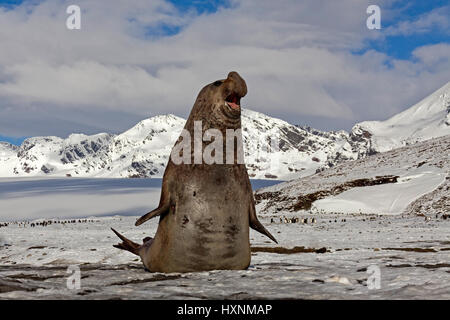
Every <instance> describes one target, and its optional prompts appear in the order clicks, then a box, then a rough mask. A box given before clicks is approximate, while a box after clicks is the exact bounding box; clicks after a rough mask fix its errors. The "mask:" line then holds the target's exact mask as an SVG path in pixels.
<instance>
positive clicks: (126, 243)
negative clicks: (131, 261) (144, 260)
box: [111, 228, 141, 255]
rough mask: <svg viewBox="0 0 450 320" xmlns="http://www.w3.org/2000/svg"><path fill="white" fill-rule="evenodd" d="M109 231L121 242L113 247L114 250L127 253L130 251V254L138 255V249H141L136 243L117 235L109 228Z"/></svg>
mask: <svg viewBox="0 0 450 320" xmlns="http://www.w3.org/2000/svg"><path fill="white" fill-rule="evenodd" d="M111 230H112V231H113V232H114V233H115V234H116V235H117V236H118V237H119V238H120V239H121V240H122V241H123V242H121V243H118V244H115V245H113V247H114V248H118V249H122V250H127V251H130V252H131V253H134V254H135V255H139V249H140V247H141V246H140V245H139V244H137V243H136V242H133V241H131V240H129V239H127V238H125V237H124V236H123V235H121V234H120V233H118V232H117V231H116V230H114V229H113V228H111Z"/></svg>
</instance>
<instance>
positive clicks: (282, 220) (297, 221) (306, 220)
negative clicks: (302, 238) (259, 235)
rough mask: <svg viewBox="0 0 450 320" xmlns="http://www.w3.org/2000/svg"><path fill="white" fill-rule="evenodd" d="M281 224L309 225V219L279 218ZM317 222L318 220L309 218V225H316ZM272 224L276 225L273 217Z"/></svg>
mask: <svg viewBox="0 0 450 320" xmlns="http://www.w3.org/2000/svg"><path fill="white" fill-rule="evenodd" d="M279 219H280V223H285V224H287V223H301V224H308V218H299V217H292V218H287V217H286V216H282V217H279ZM316 222H317V219H316V218H309V224H314V223H316ZM270 223H275V219H274V218H273V217H272V218H270Z"/></svg>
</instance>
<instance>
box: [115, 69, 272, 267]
mask: <svg viewBox="0 0 450 320" xmlns="http://www.w3.org/2000/svg"><path fill="white" fill-rule="evenodd" d="M246 94H247V85H246V83H245V81H244V80H243V79H242V78H241V77H240V76H239V74H238V73H237V72H230V73H229V74H228V77H227V79H224V80H218V81H215V82H213V83H211V84H209V85H207V86H205V87H204V88H203V89H202V90H201V91H200V93H199V95H198V97H197V99H196V101H195V104H194V107H193V108H192V111H191V113H190V115H189V118H188V120H187V122H186V125H185V127H184V129H183V133H182V134H181V135H180V137H179V138H178V140H177V142H176V143H175V145H174V147H173V149H172V153H171V156H170V159H169V162H168V164H167V167H166V170H165V172H164V176H163V181H162V189H161V198H160V202H159V206H158V208H156V209H155V210H153V211H151V212H149V213H147V214H145V215H144V216H142V217H141V218H139V219H138V220H137V221H136V226H138V225H140V224H142V223H144V222H145V221H147V220H149V219H151V218H153V217H156V216H160V220H159V224H158V229H157V231H156V234H155V237H154V239H152V238H145V239H144V241H143V244H142V245H139V244H137V243H135V242H133V241H131V240H129V239H127V238H125V237H124V236H122V235H121V234H119V233H118V232H117V231H115V230H114V229H112V230H113V231H114V233H116V235H117V236H118V237H119V238H120V239H121V240H122V242H121V243H119V244H117V245H114V247H116V248H119V249H124V250H128V251H130V252H132V253H134V254H136V255H138V256H140V257H141V259H142V262H143V263H144V266H145V267H146V269H148V270H149V271H151V272H192V271H207V270H219V269H222V270H223V269H236V270H239V269H246V268H247V267H248V266H249V264H250V256H251V252H250V241H249V227H251V228H253V229H255V230H256V231H258V232H260V233H262V234H264V235H266V236H268V237H269V238H270V239H272V240H273V241H275V242H276V240H275V238H274V237H273V236H272V235H271V234H270V232H269V231H267V230H266V228H265V227H264V226H263V225H262V224H261V223H260V222H259V220H258V218H257V216H256V211H255V201H254V198H253V192H252V187H251V184H250V179H249V177H248V174H247V168H246V167H245V164H244V163H243V162H244V161H243V152H244V151H243V145H242V133H241V131H240V129H241V107H240V99H241V98H242V97H244V96H245V95H246ZM199 123H201V127H199ZM199 128H201V132H200V134H199V133H198V132H196V131H195V129H199ZM211 129H212V132H213V133H215V134H216V135H215V136H214V141H213V142H217V140H219V141H220V139H218V137H217V134H219V133H221V134H222V135H223V136H224V137H225V136H226V137H227V139H226V140H227V143H226V144H225V143H223V147H221V148H217V149H215V150H214V152H212V154H213V153H215V154H214V155H213V156H219V161H215V162H214V163H206V161H204V159H202V160H203V161H200V162H199V161H198V153H197V154H196V152H198V151H199V150H200V151H201V152H203V154H204V153H205V152H206V150H208V149H207V148H208V145H209V144H212V143H213V142H211V143H208V141H204V140H205V136H207V135H208V132H207V130H210V131H209V132H211ZM230 132H233V133H234V136H232V137H231V139H230V138H229V136H228V134H229V133H230ZM189 136H190V137H194V138H193V139H191V141H189ZM199 137H200V138H199ZM206 140H208V139H206ZM210 140H212V139H210ZM224 140H225V139H224ZM231 140H232V144H231V145H232V149H231V148H230V147H229V143H228V142H230V141H231ZM239 141H240V143H239ZM183 143H184V144H183ZM196 143H197V144H196ZM199 146H200V149H199ZM182 147H184V148H182ZM189 147H190V148H189ZM227 148H229V149H227ZM221 151H223V152H222V156H223V157H224V158H225V155H226V158H227V159H226V160H227V161H221V159H220V156H221V155H220V153H221ZM230 151H231V156H230ZM201 154H202V153H201ZM180 156H181V157H183V159H184V161H182V162H181V163H178V164H177V161H175V159H178V160H179V157H180ZM196 157H197V158H196ZM216 159H218V158H217V157H216ZM240 159H241V161H239V160H240ZM196 160H197V161H196ZM178 162H179V161H178ZM221 162H223V163H221Z"/></svg>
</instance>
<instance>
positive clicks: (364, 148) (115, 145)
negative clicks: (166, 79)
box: [0, 82, 450, 180]
mask: <svg viewBox="0 0 450 320" xmlns="http://www.w3.org/2000/svg"><path fill="white" fill-rule="evenodd" d="M184 124H185V119H183V118H180V117H177V116H175V115H173V114H167V115H158V116H154V117H151V118H147V119H144V120H142V121H140V122H138V123H137V124H136V125H134V126H133V127H132V128H130V129H128V130H126V131H124V132H122V133H120V134H110V133H98V134H94V135H85V134H82V133H73V134H70V135H69V136H68V137H67V138H65V139H64V138H60V137H56V136H47V137H32V138H28V139H26V140H25V141H24V142H23V143H22V144H21V145H20V146H14V145H12V144H10V143H7V142H0V177H14V176H68V177H69V176H70V177H123V178H125V177H127V178H130V177H131V178H133V177H162V174H163V173H164V169H165V166H166V164H167V161H168V159H169V155H170V151H171V149H172V146H173V144H174V143H175V141H176V139H177V138H178V136H179V134H180V132H181V130H182V128H183V127H184ZM242 133H243V143H244V150H245V163H246V165H247V169H248V172H249V176H250V177H251V178H254V179H280V180H289V179H294V178H298V177H302V176H308V175H311V174H314V173H316V172H319V171H322V170H324V169H326V168H331V167H334V166H335V165H337V164H339V163H341V162H345V161H348V160H356V159H360V158H363V157H366V156H368V155H372V154H375V153H379V152H384V151H389V150H392V149H395V148H399V147H403V146H405V145H407V144H412V143H416V142H419V141H423V140H428V139H431V138H435V137H440V136H443V135H447V134H450V82H448V83H447V84H446V85H444V86H443V87H442V88H440V89H438V90H437V91H435V92H434V93H432V94H431V95H429V96H428V97H426V98H424V99H422V100H421V101H420V102H419V103H417V104H415V105H414V106H412V107H411V108H408V109H406V110H404V111H402V112H400V113H399V114H397V115H395V116H393V117H391V118H389V119H388V120H385V121H364V122H360V123H358V124H356V125H355V126H354V127H353V128H352V130H351V132H346V131H344V130H340V131H329V132H327V131H321V130H317V129H313V128H310V127H301V126H296V125H292V124H290V123H288V122H286V121H284V120H281V119H277V118H273V117H270V116H267V115H265V114H263V113H260V112H256V111H252V110H249V109H243V110H242ZM271 141H275V143H274V144H271ZM273 147H275V148H273Z"/></svg>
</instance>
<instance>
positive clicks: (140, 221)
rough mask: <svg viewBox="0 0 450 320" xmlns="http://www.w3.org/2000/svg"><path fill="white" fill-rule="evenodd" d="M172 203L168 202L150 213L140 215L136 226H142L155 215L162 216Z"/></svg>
mask: <svg viewBox="0 0 450 320" xmlns="http://www.w3.org/2000/svg"><path fill="white" fill-rule="evenodd" d="M169 208H170V205H169V203H166V204H164V205H162V206H160V207H158V208H156V209H155V210H153V211H150V212H149V213H146V214H145V215H143V216H142V217H140V218H139V219H137V221H136V223H135V224H134V225H135V226H140V225H141V224H143V223H144V222H145V221H147V220H150V219H151V218H153V217H156V216H160V215H162V214H163V213H165V212H167V211H169Z"/></svg>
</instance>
